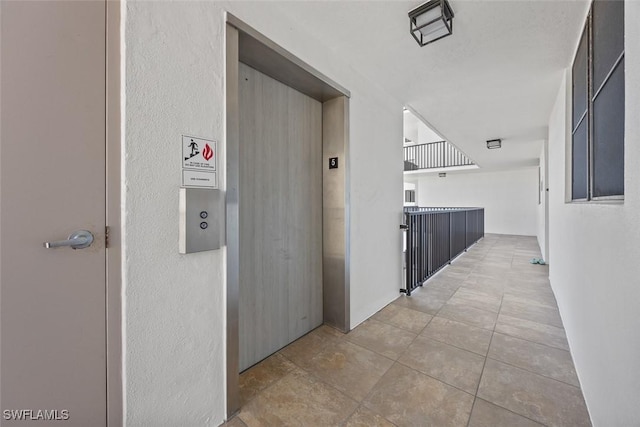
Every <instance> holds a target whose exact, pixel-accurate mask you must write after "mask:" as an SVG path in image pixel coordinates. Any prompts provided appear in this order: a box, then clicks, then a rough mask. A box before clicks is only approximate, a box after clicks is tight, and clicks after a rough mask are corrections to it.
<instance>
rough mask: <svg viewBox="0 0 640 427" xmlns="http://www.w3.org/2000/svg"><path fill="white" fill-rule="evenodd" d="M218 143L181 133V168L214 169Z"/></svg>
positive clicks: (209, 170) (210, 170) (211, 170)
mask: <svg viewBox="0 0 640 427" xmlns="http://www.w3.org/2000/svg"><path fill="white" fill-rule="evenodd" d="M217 151H218V143H217V142H216V141H211V140H208V139H202V138H195V137H193V136H187V135H182V159H183V163H182V168H183V169H191V170H198V171H208V172H213V171H215V170H216V163H217V160H218V156H217Z"/></svg>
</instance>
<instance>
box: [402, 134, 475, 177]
mask: <svg viewBox="0 0 640 427" xmlns="http://www.w3.org/2000/svg"><path fill="white" fill-rule="evenodd" d="M474 164H475V163H473V162H472V161H471V159H469V158H468V157H467V156H465V155H464V154H463V153H462V152H461V151H460V150H458V149H457V148H456V147H455V146H453V145H451V144H449V143H448V142H447V141H438V142H428V143H426V144H417V145H407V146H405V147H404V170H405V171H414V170H420V169H434V168H449V167H454V166H473V165H474Z"/></svg>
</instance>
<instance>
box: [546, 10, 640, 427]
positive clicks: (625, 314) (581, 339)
mask: <svg viewBox="0 0 640 427" xmlns="http://www.w3.org/2000/svg"><path fill="white" fill-rule="evenodd" d="M625 8H626V16H625V43H626V46H625V65H626V70H625V78H626V94H625V102H626V115H625V121H626V127H625V200H624V204H584V203H582V204H580V203H565V187H566V182H567V181H566V179H567V170H566V167H565V165H566V160H567V157H566V155H565V150H566V147H567V145H568V144H569V142H568V141H570V139H569V133H568V126H570V125H568V123H569V118H568V117H569V114H570V111H571V109H570V103H569V102H568V99H570V97H569V92H568V91H569V89H568V88H570V86H571V85H570V84H569V82H570V76H569V75H567V80H566V81H565V83H563V85H562V87H561V89H560V92H559V94H558V98H557V101H556V104H555V107H554V110H553V113H552V115H551V117H550V122H549V172H550V190H549V191H550V227H551V228H550V252H551V255H552V257H553V262H552V263H551V264H550V278H551V286H552V287H553V290H554V292H555V294H556V298H557V300H558V306H559V308H560V313H561V315H562V319H563V322H564V326H565V329H566V331H567V337H568V340H569V344H570V346H571V351H572V354H573V358H574V361H575V365H576V371H577V373H578V377H579V378H580V382H581V384H582V390H583V392H584V395H585V399H586V402H587V406H588V408H589V412H590V414H591V418H592V421H593V424H594V426H603V427H608V426H637V425H640V406H639V405H638V396H640V362H639V361H640V332H639V331H640V315H639V313H640V262H639V260H640V244H639V243H638V242H640V220H639V218H640V145H639V144H638V140H639V139H640V121H639V120H638V115H639V114H640V26H638V25H637V23H638V22H640V2H634V1H627V2H625ZM577 38H578V35H576V45H577Z"/></svg>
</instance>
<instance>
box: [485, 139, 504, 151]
mask: <svg viewBox="0 0 640 427" xmlns="http://www.w3.org/2000/svg"><path fill="white" fill-rule="evenodd" d="M500 147H502V140H501V139H490V140H488V141H487V148H488V149H489V150H493V149H495V148H500Z"/></svg>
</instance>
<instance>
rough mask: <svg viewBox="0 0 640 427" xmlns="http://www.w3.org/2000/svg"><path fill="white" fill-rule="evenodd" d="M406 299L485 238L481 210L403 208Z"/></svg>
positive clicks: (482, 210)
mask: <svg viewBox="0 0 640 427" xmlns="http://www.w3.org/2000/svg"><path fill="white" fill-rule="evenodd" d="M402 228H403V229H405V230H406V233H407V235H406V252H405V288H404V289H400V292H404V293H406V294H407V295H411V291H413V290H414V289H416V288H417V287H419V286H422V284H423V283H424V282H425V281H426V280H427V279H428V278H429V277H431V276H433V275H434V274H436V273H437V272H438V271H439V270H440V269H442V268H443V267H445V266H446V265H448V264H451V261H452V260H453V259H454V258H456V257H457V256H458V255H460V254H461V253H462V252H465V251H466V250H467V249H468V248H469V247H470V246H471V245H473V244H474V243H475V242H477V241H478V240H480V239H481V238H482V237H484V208H423V207H415V206H413V207H406V208H404V226H403V227H402Z"/></svg>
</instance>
